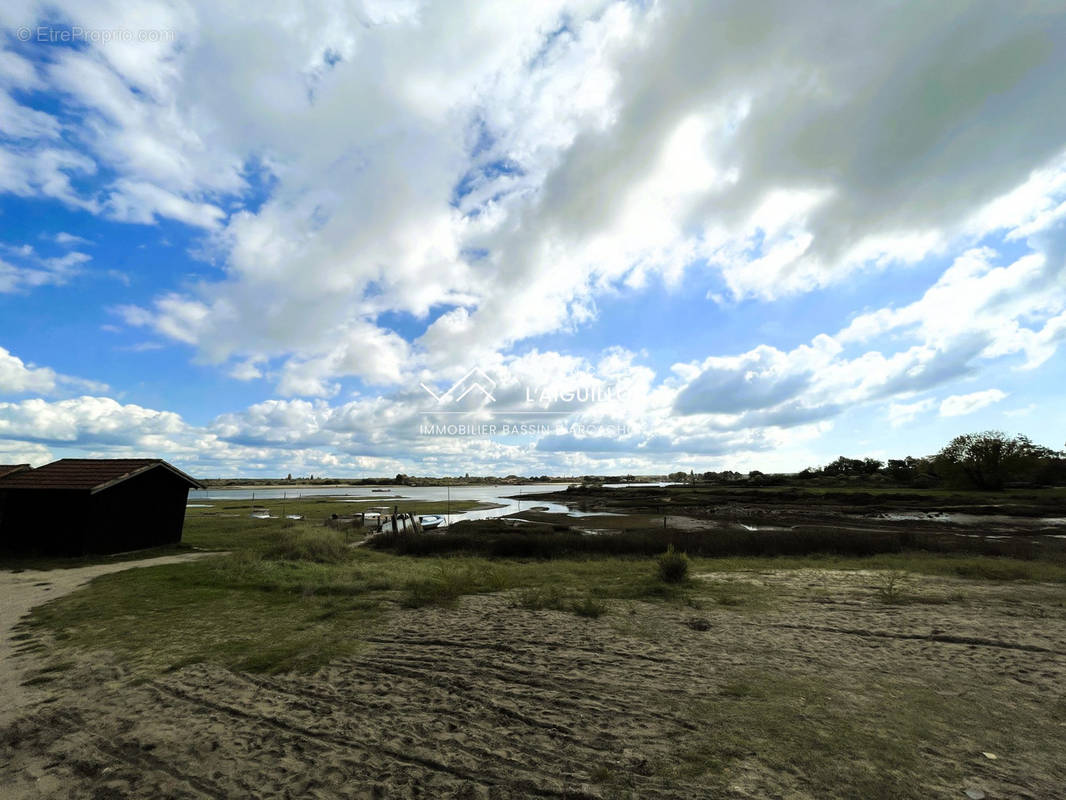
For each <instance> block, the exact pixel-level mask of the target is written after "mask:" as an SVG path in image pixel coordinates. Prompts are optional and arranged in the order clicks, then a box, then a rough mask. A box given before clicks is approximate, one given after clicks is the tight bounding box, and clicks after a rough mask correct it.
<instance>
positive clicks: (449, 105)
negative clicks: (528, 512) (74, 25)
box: [0, 0, 1066, 404]
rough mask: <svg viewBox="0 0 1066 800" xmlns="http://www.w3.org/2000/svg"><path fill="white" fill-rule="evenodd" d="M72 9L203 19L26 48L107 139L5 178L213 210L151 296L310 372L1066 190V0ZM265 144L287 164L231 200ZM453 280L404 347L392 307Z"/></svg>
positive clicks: (1017, 214)
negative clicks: (175, 287)
mask: <svg viewBox="0 0 1066 800" xmlns="http://www.w3.org/2000/svg"><path fill="white" fill-rule="evenodd" d="M63 6H64V4H60V7H63ZM63 11H64V13H65V14H66V15H67V16H69V18H70V19H71V20H73V21H75V22H78V23H81V24H84V25H87V26H90V27H91V26H93V25H96V24H102V22H103V21H105V20H107V21H108V22H109V23H111V24H113V23H114V21H115V20H116V19H118V20H121V19H124V18H129V19H131V20H132V19H134V18H136V19H137V20H141V19H148V18H151V19H153V20H156V21H157V24H158V25H161V26H163V27H170V28H172V29H174V30H176V31H178V32H179V34H180V35H179V37H178V39H177V41H175V42H169V43H168V42H160V43H153V44H152V45H151V46H145V45H140V44H139V45H137V46H131V45H130V44H129V43H107V44H106V45H100V46H95V47H91V48H87V49H85V50H81V51H69V52H63V53H57V54H56V55H55V57H54V59H53V60H52V61H51V63H50V64H48V65H47V68H46V69H44V70H43V74H38V72H37V71H35V70H33V69H32V68H31V67H28V66H27V65H26V64H23V63H22V62H21V61H18V60H16V59H17V58H18V57H13V58H11V59H9V61H10V62H11V63H10V67H9V70H8V71H9V72H10V73H11V74H12V75H15V76H17V77H18V79H19V80H23V81H26V80H34V81H38V82H42V83H43V84H44V85H47V86H50V87H53V88H55V89H57V90H59V91H61V92H63V93H64V95H65V97H66V98H67V99H68V102H70V103H71V104H72V105H74V106H76V107H79V108H81V109H83V110H84V113H85V114H86V115H87V117H86V118H87V120H88V122H89V124H87V125H84V126H82V127H81V129H80V130H79V136H80V137H81V139H82V141H83V142H84V144H85V145H86V147H87V150H88V152H89V153H90V154H91V159H88V158H86V157H85V156H82V157H81V159H82V161H81V163H80V164H79V163H75V162H71V161H69V160H68V161H65V162H64V161H62V160H59V161H56V155H55V153H53V156H52V167H51V169H48V168H46V167H42V169H41V170H38V172H39V173H40V172H42V170H43V175H42V176H40V177H38V178H36V179H35V178H33V176H30V175H25V174H23V173H24V172H25V164H27V163H32V161H33V160H34V159H35V158H42V157H44V155H45V154H46V153H48V152H49V150H48V149H47V148H46V147H45V146H44V145H43V144H42V145H40V146H39V147H37V148H35V149H33V151H32V153H29V154H27V155H28V156H32V157H30V158H23V159H19V160H18V164H17V169H14V170H9V172H10V173H11V174H9V175H7V176H6V179H5V172H4V169H3V166H2V165H3V162H2V161H0V185H6V186H7V187H8V189H9V191H17V192H21V193H33V192H42V193H43V192H45V191H46V189H45V187H46V186H50V187H51V188H50V189H48V190H47V191H50V192H52V194H53V196H57V197H65V198H66V199H67V200H68V201H69V202H74V201H75V200H77V201H78V202H82V203H85V204H86V207H93V208H96V209H98V210H99V211H100V212H102V213H106V214H110V215H113V216H115V217H116V218H118V219H122V220H127V221H132V222H150V221H153V220H155V219H156V218H158V217H161V216H165V217H169V218H172V219H177V220H181V221H184V222H186V223H188V224H190V225H193V226H198V227H201V228H203V229H205V230H208V231H213V232H214V234H213V235H212V238H211V246H212V247H213V248H214V249H215V251H216V252H217V254H218V257H219V258H220V259H221V261H222V262H223V263H224V265H225V269H226V275H225V278H224V279H223V280H222V281H221V282H209V283H206V284H203V285H202V286H200V287H196V288H194V289H193V290H192V291H189V292H186V293H184V294H182V295H181V296H164V297H161V298H160V299H159V300H158V302H157V303H155V304H154V305H153V306H150V307H146V308H144V309H142V311H143V314H142V316H141V317H140V319H141V320H142V321H143V322H144V323H145V324H148V325H151V326H152V327H154V328H155V329H156V330H158V331H159V332H160V333H162V334H164V335H166V336H169V337H170V338H173V339H175V340H178V341H182V342H187V343H190V344H192V345H194V346H195V347H197V348H198V349H200V350H201V351H202V353H203V354H204V355H205V356H207V357H208V359H209V360H211V361H215V362H220V363H221V362H227V361H229V360H230V359H231V358H234V359H238V360H245V361H246V360H247V359H249V358H268V359H279V358H280V359H281V360H282V364H281V369H280V370H278V372H277V375H278V380H279V381H280V385H281V387H282V389H283V392H284V393H286V394H310V395H318V396H326V395H328V394H329V392H330V391H332V387H333V382H334V381H335V380H336V379H338V378H341V377H344V376H349V375H351V376H360V377H367V378H369V379H370V380H372V381H379V382H380V381H385V380H390V379H391V380H395V379H396V377H397V374H398V373H397V367H396V365H397V364H399V363H404V361H405V359H406V358H408V357H410V356H412V355H413V356H417V357H419V358H421V359H424V360H426V361H427V363H437V364H440V363H443V362H445V361H447V360H449V359H450V360H455V359H456V358H458V357H460V356H462V355H465V354H470V353H480V352H493V351H497V350H499V349H501V348H506V347H507V346H509V345H511V344H513V343H515V342H519V341H521V340H522V339H524V338H527V337H530V336H534V335H537V334H540V333H546V332H551V331H555V330H559V329H566V328H569V327H573V326H580V325H581V324H584V323H586V322H587V321H588V320H589V319H591V318H592V317H593V316H594V315H595V297H596V295H597V294H598V293H600V292H602V291H604V290H605V289H606V288H608V287H610V286H612V285H616V284H619V283H621V284H624V285H627V286H639V285H642V284H643V283H644V282H646V281H647V280H649V279H651V278H653V277H654V276H662V277H663V278H664V279H666V280H667V281H672V280H677V279H678V277H679V276H680V274H681V273H682V272H683V271H684V270H686V269H689V268H692V265H709V266H710V268H712V269H715V270H718V271H719V272H720V273H721V275H722V277H723V280H724V282H725V285H726V286H727V288H728V291H729V292H730V293H732V294H733V295H734V296H738V297H745V296H756V297H762V298H773V297H777V296H780V295H782V294H788V293H796V292H803V291H808V290H810V289H811V288H814V287H818V286H825V285H828V284H831V283H833V282H835V281H839V280H840V279H841V278H842V277H843V276H845V275H847V274H849V273H850V272H852V271H854V270H856V269H862V268H879V269H880V268H887V267H888V266H889V265H892V264H907V263H912V262H915V261H918V260H920V259H922V258H924V257H926V256H927V255H929V254H930V253H934V252H941V251H943V250H944V248H946V247H947V246H948V245H949V244H950V243H951V242H953V241H957V240H959V238H960V237H963V238H965V237H967V236H969V237H971V238H972V237H974V236H979V235H980V234H981V233H983V232H984V231H987V230H990V229H996V228H999V227H1002V226H1003V224H1004V222H1003V219H1002V217H1003V215H1002V214H998V215H997V214H995V213H993V212H992V211H987V210H986V211H985V212H984V213H977V212H978V210H980V209H994V208H995V205H994V204H995V203H996V202H997V199H998V202H1000V206H999V208H1000V209H1003V208H1009V209H1011V210H1012V214H1013V216H1012V219H1014V220H1015V223H1016V225H1017V226H1023V222H1024V223H1025V224H1028V225H1032V224H1036V222H1035V220H1037V219H1040V220H1043V222H1042V223H1040V224H1044V223H1046V222H1047V220H1048V218H1049V216H1048V215H1049V214H1051V213H1052V210H1053V207H1052V208H1049V207H1046V203H1045V205H1044V206H1043V207H1039V208H1038V206H1039V203H1038V202H1037V200H1036V198H1037V197H1038V196H1039V197H1047V196H1048V193H1049V192H1053V191H1057V190H1058V189H1060V188H1061V181H1060V180H1059V178H1058V176H1059V175H1060V174H1061V170H1058V169H1057V168H1056V167H1054V164H1056V163H1058V162H1056V161H1055V158H1056V156H1057V154H1058V153H1059V152H1060V151H1061V150H1062V148H1063V146H1064V144H1066V143H1064V142H1063V141H1062V137H1061V136H1060V135H1059V133H1058V131H1060V130H1061V129H1062V122H1063V121H1064V120H1063V119H1062V118H1061V117H1062V114H1063V113H1064V112H1062V111H1061V110H1060V106H1061V103H1058V102H1057V98H1058V97H1060V96H1061V94H1062V92H1063V89H1066V77H1064V76H1066V69H1063V67H1064V66H1066V65H1064V64H1063V59H1064V58H1066V56H1064V55H1063V53H1064V52H1066V48H1064V47H1061V46H1059V45H1060V44H1061V43H1062V39H1063V34H1064V31H1063V29H1062V23H1061V20H1060V19H1059V18H1058V17H1055V16H1048V15H1041V14H1037V13H1034V14H1031V15H1023V14H1018V13H1015V12H1014V11H1012V10H1011V9H1009V8H1007V7H1005V6H991V7H989V6H986V5H983V4H963V5H953V6H950V7H943V8H938V9H933V10H930V9H926V8H918V7H913V8H908V7H901V6H899V5H898V4H892V3H874V4H864V5H862V6H856V7H853V8H850V9H845V10H841V9H840V8H837V7H834V8H833V9H832V12H831V13H830V11H829V10H828V8H827V10H826V13H824V14H820V13H814V12H811V11H810V9H806V10H804V11H802V12H800V10H799V9H797V8H796V7H795V6H794V4H790V3H781V4H778V5H777V7H776V8H775V9H773V10H772V11H771V10H768V9H766V8H764V7H761V8H759V9H754V8H749V7H747V6H744V5H742V4H725V3H699V4H697V3H678V4H669V5H657V4H650V5H641V4H629V3H624V2H617V3H606V4H601V3H591V2H590V3H585V2H561V1H560V2H552V3H539V4H537V6H536V8H535V9H534V10H527V12H526V13H524V14H521V15H516V14H514V13H513V11H512V9H510V8H509V7H508V6H507V5H506V4H499V5H497V4H484V3H477V4H465V3H464V4H458V5H457V4H453V3H448V4H443V3H424V4H421V5H419V6H417V7H415V6H412V7H410V8H406V7H405V8H404V9H402V10H399V9H394V11H393V12H390V13H388V14H385V15H384V16H381V15H379V14H377V13H376V12H370V11H367V10H365V9H364V10H362V11H356V12H354V13H351V14H344V13H341V12H340V11H339V9H337V8H335V7H334V6H333V5H331V4H328V3H321V4H320V3H309V4H306V5H304V6H302V7H301V10H300V13H298V14H291V13H285V14H282V13H279V12H277V11H275V10H274V9H272V8H270V7H259V8H256V9H255V10H253V11H252V12H250V16H248V17H244V18H242V19H241V20H240V21H239V24H240V26H242V29H246V26H248V25H251V24H254V25H255V28H256V31H257V35H256V37H255V41H254V46H252V41H251V40H250V39H248V37H241V36H235V35H234V26H235V25H237V24H238V22H237V21H236V20H234V19H231V18H229V17H228V16H227V15H225V14H223V13H222V10H221V9H219V8H217V7H214V6H209V5H205V6H200V7H194V6H184V5H183V6H180V7H174V6H170V5H164V4H160V3H156V2H153V1H152V0H141V2H139V3H137V4H135V5H133V6H131V5H129V4H123V5H122V6H121V7H119V6H118V5H114V4H111V3H106V2H101V3H94V4H77V5H73V4H71V5H69V7H63ZM42 13H43V11H41V10H40V8H38V7H37V6H35V5H33V4H28V5H26V6H25V7H23V9H22V11H13V12H9V17H10V19H12V20H16V19H18V20H22V21H23V22H26V21H27V20H29V21H32V19H33V18H34V17H35V16H38V15H40V14H42ZM371 19H374V20H378V22H376V23H373V24H371V23H370V22H369V20H371ZM915 26H920V28H921V29H922V30H923V31H925V34H924V35H923V36H922V37H915V36H914V35H913V34H912V31H913V30H915ZM871 41H873V42H876V45H874V46H869V44H868V43H869V42H871ZM242 42H248V46H242V45H241V43H242ZM901 63H905V64H908V65H909V68H908V69H906V70H901V69H899V68H898V65H899V64H901ZM222 73H224V74H226V75H227V76H228V77H227V84H228V85H237V86H240V87H241V91H238V92H233V91H230V90H228V89H227V88H226V87H224V86H222V85H221V84H220V82H219V81H217V79H216V76H217V75H218V74H222ZM933 98H939V99H936V100H934V99H933ZM1016 108H1026V109H1039V110H1040V111H1039V113H1024V114H1022V113H1012V112H1011V109H1016ZM19 113H21V112H19ZM899 120H906V124H905V125H903V126H902V127H901V125H899V124H897V123H898V121H899ZM27 126H28V127H27ZM40 126H44V128H40ZM24 127H27V130H29V129H30V128H31V127H32V126H30V123H29V122H26V123H25V124H24ZM47 127H48V123H46V122H45V121H43V120H42V121H39V125H38V128H40V130H39V131H38V134H39V135H38V139H39V140H42V141H43V140H44V139H45V138H46V137H47V130H45V129H46V128H47ZM95 163H100V164H105V165H107V167H108V169H110V170H113V171H115V172H116V173H117V174H118V177H117V178H116V179H115V180H114V181H113V182H111V183H110V184H109V185H108V186H107V187H105V190H104V192H103V196H102V198H101V199H100V200H96V199H95V198H80V199H79V198H76V197H75V194H74V192H73V190H72V189H71V188H70V184H69V182H68V181H65V180H64V178H63V176H64V174H65V171H67V170H70V169H90V170H91V169H94V168H95V166H94V165H95ZM253 163H254V164H255V165H257V166H256V168H257V169H260V170H262V171H264V172H265V173H266V174H268V175H269V176H270V177H271V179H272V181H273V182H272V187H273V188H272V191H271V194H270V196H269V198H268V199H267V201H266V202H265V203H263V204H262V206H261V207H259V208H258V209H257V210H256V211H254V212H253V211H240V210H238V211H237V213H234V214H232V215H229V214H228V213H227V211H226V210H224V203H223V201H224V200H225V199H226V198H235V197H241V196H242V195H243V194H244V193H245V192H246V191H247V190H248V188H249V183H248V175H249V171H248V170H249V168H250V167H249V165H251V164H253ZM1041 170H1043V172H1041ZM1027 183H1028V184H1032V185H1030V186H1029V188H1028V189H1023V190H1020V189H1018V187H1019V186H1022V185H1025V184H1027ZM1008 197H1009V198H1010V199H1007V200H1004V199H1002V198H1008ZM432 309H439V310H440V311H441V312H443V313H439V314H438V315H437V318H436V319H435V320H433V321H432V323H431V324H430V325H429V326H428V329H427V330H426V331H425V333H424V334H423V335H422V336H421V337H420V338H418V340H417V341H416V342H415V343H414V348H413V349H412V351H411V352H410V353H403V352H400V351H402V350H403V349H404V347H402V346H401V345H400V344H399V343H398V342H397V341H396V340H395V339H394V338H393V336H394V334H395V331H392V330H390V329H389V326H388V324H387V323H384V322H382V321H381V317H380V315H381V314H382V313H383V312H401V313H410V314H413V315H415V316H416V317H420V318H423V319H425V318H426V315H427V314H429V313H430V312H431V310H432ZM310 318H313V319H314V320H315V324H314V325H311V326H309V325H307V324H306V323H307V320H308V319H310ZM375 328H376V329H377V330H376V331H374V330H373V329H375ZM1049 336H1050V333H1049ZM352 338H364V339H365V340H366V341H365V344H363V345H362V347H360V348H358V353H356V352H353V347H352V346H351V345H349V344H343V343H342V344H341V345H339V346H335V344H334V343H335V342H336V341H338V340H339V341H341V342H346V341H349V340H351V339H352ZM1043 344H1044V343H1043V342H1040V341H1035V342H1031V343H1029V345H1028V346H1029V350H1030V351H1033V352H1036V351H1037V350H1039V349H1040V347H1041V346H1042V345H1043ZM1045 350H1046V347H1045ZM382 364H386V365H388V366H386V367H385V368H382V367H381V365H382ZM230 369H232V367H230ZM749 388H753V386H749ZM695 391H696V390H695V389H693V390H692V392H693V393H694V392H695ZM693 396H694V395H692V394H690V395H688V396H687V397H686V399H685V400H684V401H683V404H684V403H687V402H689V399H690V398H691V397H693Z"/></svg>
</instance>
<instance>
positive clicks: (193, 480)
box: [89, 461, 204, 494]
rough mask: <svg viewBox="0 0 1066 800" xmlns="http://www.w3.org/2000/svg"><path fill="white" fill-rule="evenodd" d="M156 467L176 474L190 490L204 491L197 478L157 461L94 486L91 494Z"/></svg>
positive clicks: (90, 491) (164, 462)
mask: <svg viewBox="0 0 1066 800" xmlns="http://www.w3.org/2000/svg"><path fill="white" fill-rule="evenodd" d="M156 467H163V468H165V469H167V470H169V471H170V472H172V473H174V474H175V475H177V476H178V477H179V478H181V479H182V480H184V481H185V482H186V483H188V484H189V488H190V489H203V488H204V485H203V484H202V483H200V481H198V480H196V478H194V477H192V476H191V475H186V474H185V473H184V472H182V471H181V470H180V469H178V468H177V467H174V466H171V465H170V464H168V463H167V462H166V461H156V462H155V463H153V464H145V465H144V466H143V467H141V468H140V469H135V470H133V472H127V473H126V474H125V475H119V476H118V477H117V478H112V479H111V480H109V481H107V482H106V483H101V484H100V485H99V486H94V487H93V488H92V489H90V490H89V494H97V493H99V492H102V491H104V490H105V489H110V488H111V487H112V486H117V485H118V484H120V483H122V482H124V481H128V480H129V479H130V478H135V477H137V476H138V475H142V474H144V473H145V472H147V471H148V470H150V469H155V468H156Z"/></svg>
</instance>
